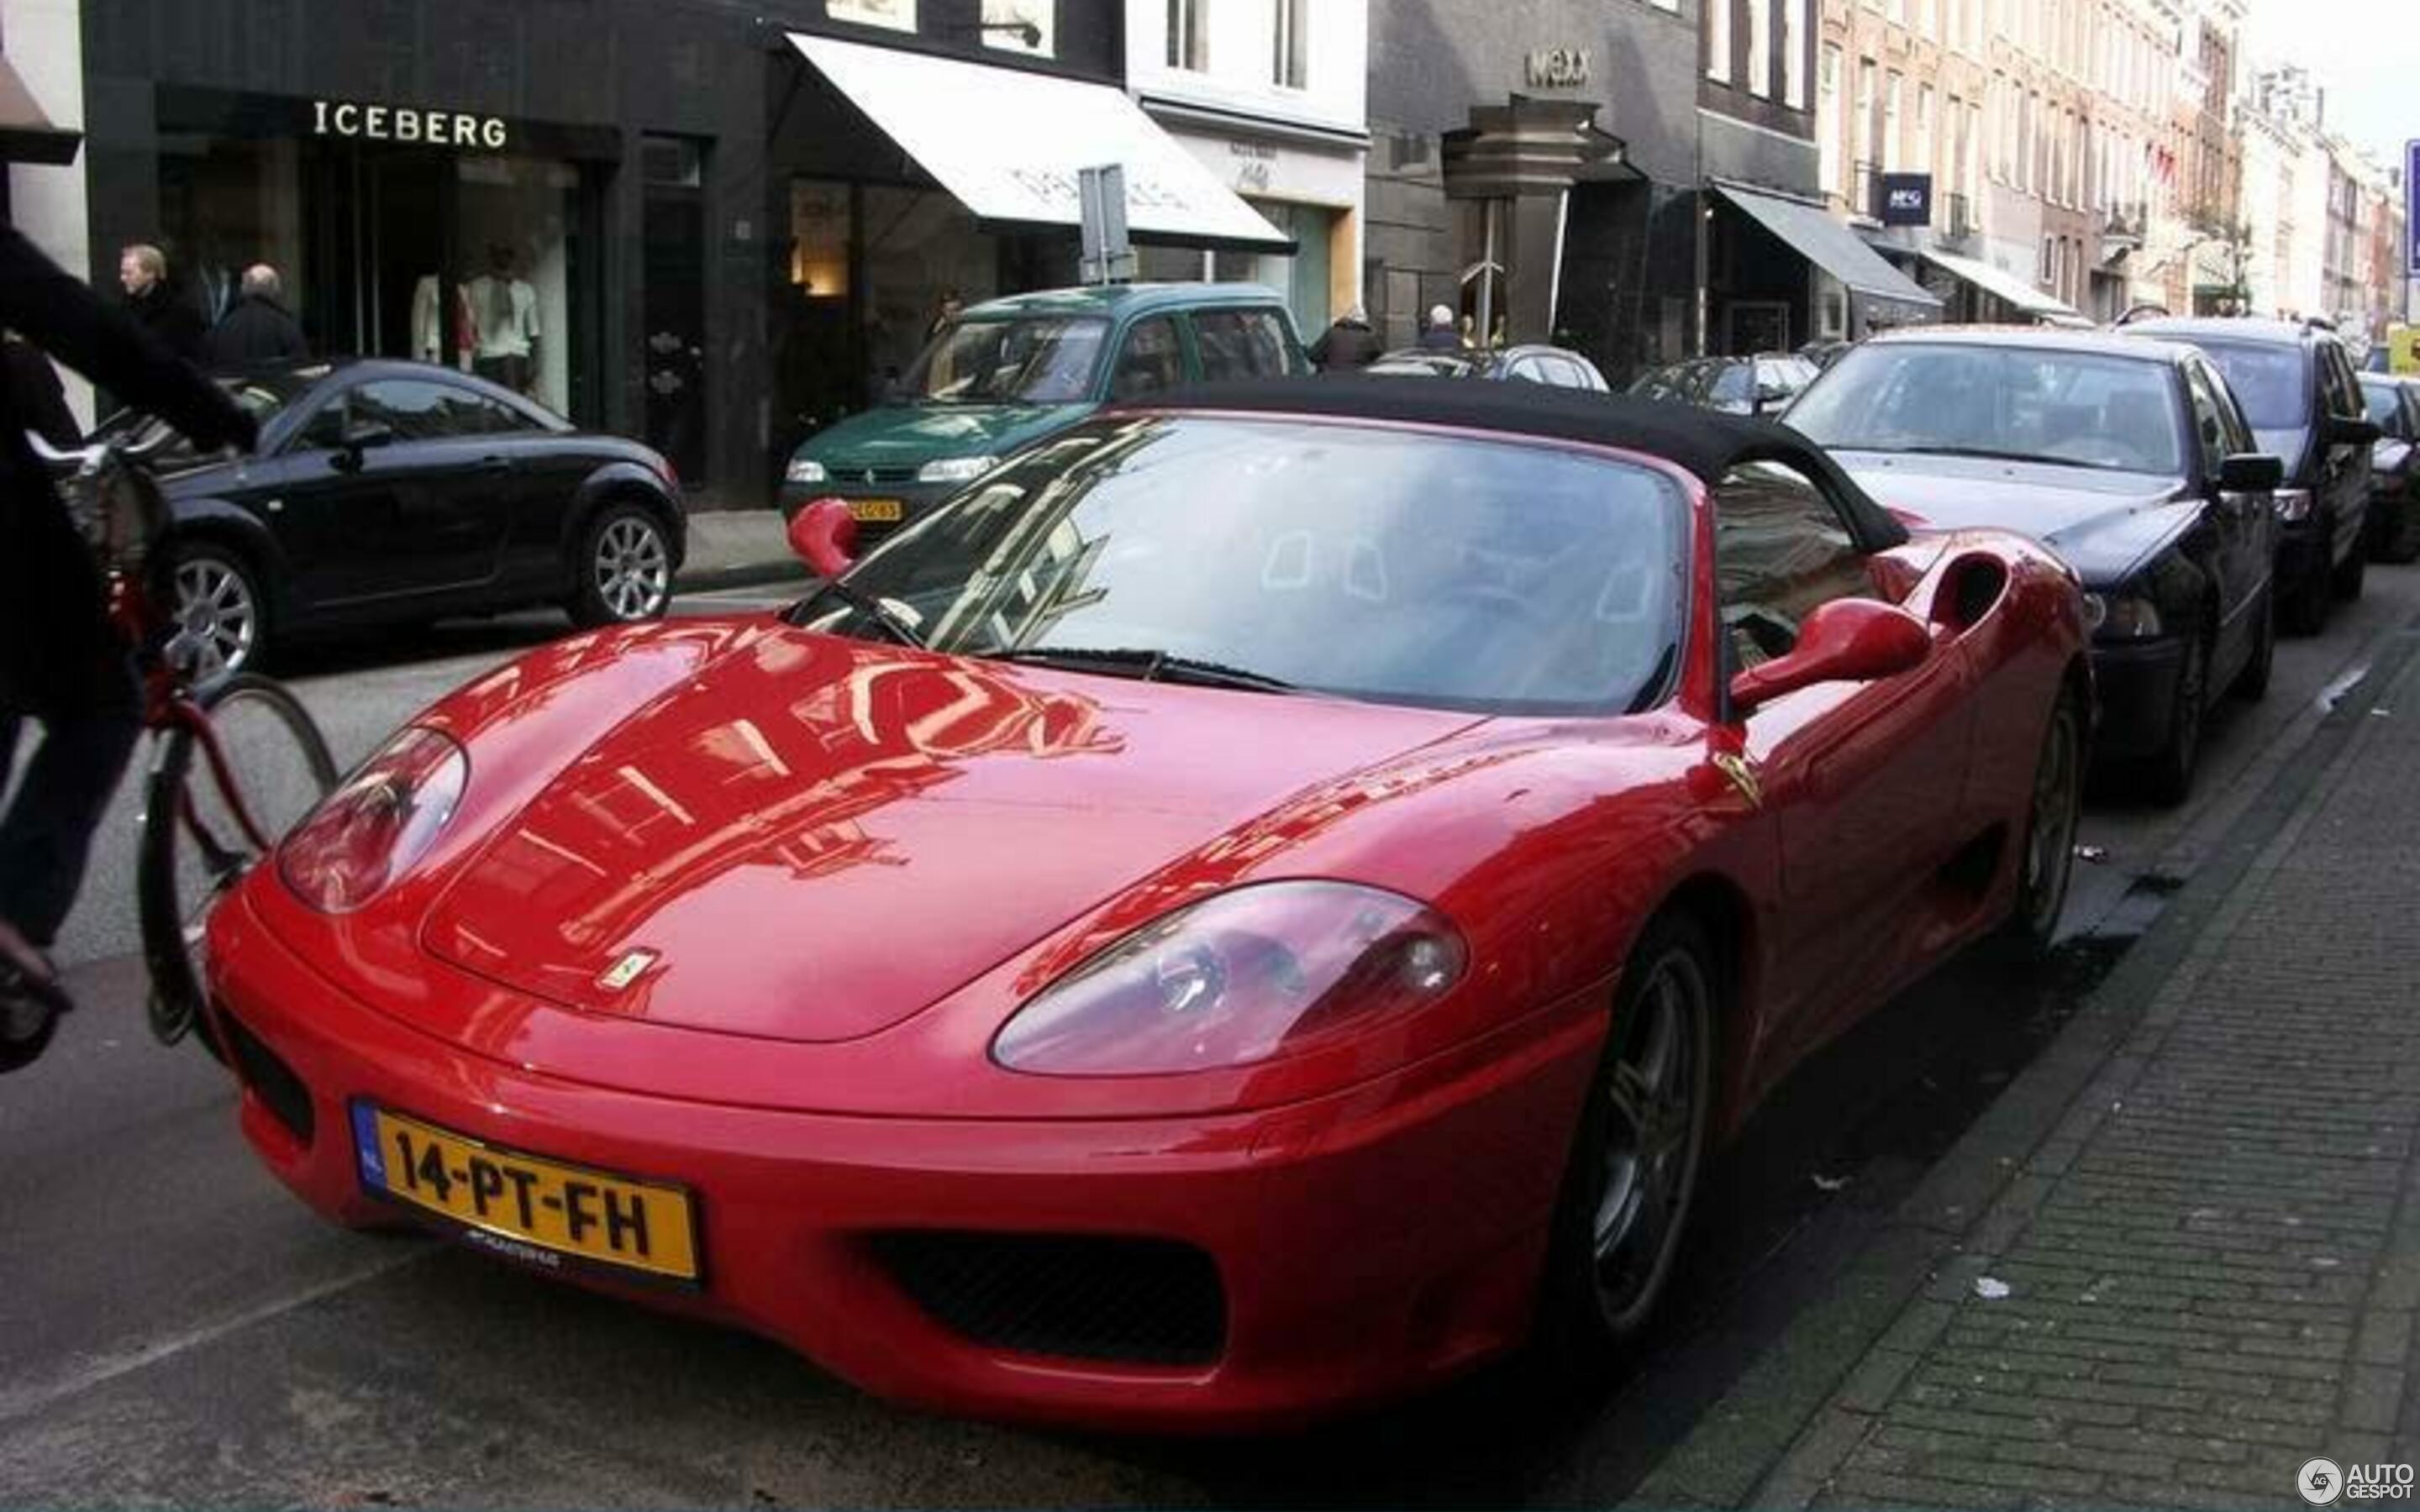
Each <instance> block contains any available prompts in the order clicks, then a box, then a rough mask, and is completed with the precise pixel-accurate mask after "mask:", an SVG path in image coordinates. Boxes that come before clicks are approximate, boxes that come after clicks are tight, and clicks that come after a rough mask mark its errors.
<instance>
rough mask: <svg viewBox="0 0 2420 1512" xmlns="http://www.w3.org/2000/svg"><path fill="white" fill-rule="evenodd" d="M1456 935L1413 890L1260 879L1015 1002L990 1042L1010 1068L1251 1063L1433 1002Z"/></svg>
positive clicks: (1159, 924) (1461, 952)
mask: <svg viewBox="0 0 2420 1512" xmlns="http://www.w3.org/2000/svg"><path fill="white" fill-rule="evenodd" d="M1466 959H1467V954H1466V950H1465V949H1464V946H1463V943H1462V936H1461V934H1459V933H1456V931H1455V930H1454V927H1453V926H1452V925H1451V924H1450V923H1448V922H1446V920H1445V919H1444V918H1442V917H1440V916H1439V915H1438V914H1437V913H1436V912H1435V910H1434V909H1430V908H1426V907H1423V906H1422V905H1421V904H1419V903H1414V902H1413V901H1412V900H1411V899H1409V898H1404V897H1401V896H1398V895H1397V894H1395V893H1391V892H1382V891H1379V890H1378V889H1377V888H1374V887H1358V886H1356V885H1353V884H1350V883H1342V882H1269V883H1263V884H1260V885H1258V886H1255V887H1238V888H1236V889H1235V890H1234V891H1233V892H1226V893H1221V894H1219V895H1218V896H1217V897H1215V898H1210V899H1206V900H1204V901H1203V902H1201V903H1194V904H1192V905H1190V906H1189V907H1186V908H1180V909H1178V910H1177V911H1176V912H1174V913H1172V914H1170V915H1168V916H1167V917H1166V918H1159V919H1156V920H1154V921H1153V922H1151V923H1149V924H1147V925H1145V926H1143V927H1142V928H1141V929H1139V930H1137V931H1135V932H1134V933H1131V934H1129V935H1127V936H1126V937H1125V939H1123V940H1120V941H1119V942H1118V943H1116V944H1115V945H1112V946H1110V947H1109V949H1105V950H1103V951H1102V952H1101V953H1100V954H1098V955H1096V956H1094V957H1093V959H1092V960H1090V961H1088V962H1086V963H1085V964H1083V965H1081V966H1079V967H1078V968H1077V969H1076V970H1075V971H1074V972H1073V973H1071V974H1069V975H1068V976H1066V977H1063V978H1062V979H1060V980H1059V981H1057V982H1055V983H1053V984H1052V985H1051V986H1050V987H1048V988H1047V989H1046V990H1044V991H1043V993H1042V994H1041V995H1039V996H1036V997H1035V998H1033V999H1032V1001H1031V1002H1029V1003H1027V1004H1026V1005H1025V1006H1024V1007H1023V1008H1022V1009H1019V1010H1018V1011H1017V1012H1016V1016H1015V1017H1013V1018H1011V1019H1010V1020H1009V1021H1008V1024H1007V1025H1006V1026H1004V1027H1003V1028H1001V1031H1000V1034H999V1036H998V1038H996V1039H995V1040H994V1041H992V1057H993V1058H994V1059H996V1060H998V1061H999V1062H1000V1063H1001V1065H1003V1066H1005V1067H1007V1068H1008V1069H1009V1070H1011V1071H1020V1072H1033V1073H1035V1074H1039V1075H1048V1076H1144V1075H1155V1074H1161V1073H1165V1072H1185V1071H1210V1070H1216V1069H1219V1068H1224V1067H1232V1066H1249V1065H1251V1064H1253V1063H1255V1062H1257V1061H1263V1060H1267V1059H1270V1058H1272V1057H1276V1056H1278V1055H1280V1054H1291V1053H1293V1052H1295V1051H1297V1050H1300V1049H1302V1048H1304V1047H1306V1046H1308V1045H1311V1044H1313V1043H1316V1042H1318V1041H1323V1040H1326V1039H1328V1038H1329V1037H1331V1036H1333V1035H1336V1034H1339V1033H1342V1032H1344V1031H1346V1030H1348V1029H1351V1028H1354V1027H1357V1026H1360V1025H1362V1024H1364V1023H1366V1022H1367V1021H1368V1020H1370V1019H1372V1018H1374V1017H1377V1016H1379V1015H1381V1014H1385V1013H1390V1012H1401V1011H1407V1010H1410V1009H1414V1008H1418V1007H1419V1006H1421V1005H1422V1004H1425V1003H1430V1002H1434V1001H1435V1000H1436V999H1437V998H1439V997H1442V996H1443V995H1445V994H1446V993H1447V992H1448V991H1450V990H1451V988H1452V987H1453V985H1454V983H1455V982H1457V981H1459V980H1462V973H1463V966H1464V964H1465V962H1466Z"/></svg>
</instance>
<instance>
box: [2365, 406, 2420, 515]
mask: <svg viewBox="0 0 2420 1512" xmlns="http://www.w3.org/2000/svg"><path fill="white" fill-rule="evenodd" d="M2361 397H2362V403H2363V405H2364V406H2365V407H2366V409H2367V411H2368V414H2369V422H2370V424H2373V425H2376V426H2377V427H2378V428H2379V432H2380V434H2379V438H2378V443H2377V444H2376V445H2375V446H2373V447H2371V448H2370V453H2369V554H2370V555H2371V556H2372V557H2374V558H2376V559H2377V560H2378V561H2381V562H2410V561H2412V560H2413V559H2414V558H2420V380H2414V379H2412V378H2390V377H2387V376H2385V375H2383V374H2373V373H2365V374H2363V375H2362V377H2361Z"/></svg>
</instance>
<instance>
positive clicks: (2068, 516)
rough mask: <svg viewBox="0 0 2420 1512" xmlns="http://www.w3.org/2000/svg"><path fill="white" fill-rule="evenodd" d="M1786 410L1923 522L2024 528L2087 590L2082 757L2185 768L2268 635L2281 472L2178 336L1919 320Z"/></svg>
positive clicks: (2186, 785) (1866, 346)
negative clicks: (2089, 704) (2087, 699)
mask: <svg viewBox="0 0 2420 1512" xmlns="http://www.w3.org/2000/svg"><path fill="white" fill-rule="evenodd" d="M1787 418H1788V424H1790V425H1791V426H1792V428H1794V429H1797V430H1800V431H1803V432H1804V433H1805V434H1807V436H1808V437H1810V438H1812V439H1813V440H1818V441H1821V442H1822V443H1823V445H1825V446H1826V447H1828V448H1830V449H1831V451H1832V453H1833V455H1835V456H1836V457H1838V460H1839V462H1840V465H1841V466H1842V467H1843V468H1846V469H1847V470H1848V471H1849V475H1850V476H1852V477H1854V478H1855V479H1856V480H1857V481H1858V483H1859V484H1860V485H1861V486H1864V487H1865V489H1866V490H1867V491H1868V492H1869V493H1871V494H1872V495H1874V497H1876V498H1878V499H1880V500H1882V501H1885V503H1887V504H1888V505H1889V506H1890V507H1891V508H1893V509H1894V510H1897V511H1900V513H1901V514H1902V515H1903V516H1905V517H1912V518H1916V519H1920V520H1922V521H1924V522H1925V523H1927V524H1929V525H1933V526H1938V527H1942V528H1955V527H1963V526H1970V525H1991V526H1997V527H1999V528H2001V529H2005V530H2015V531H2023V532H2026V533H2027V534H2030V535H2033V536H2036V537H2039V538H2040V540H2041V541H2042V542H2043V543H2044V544H2045V545H2047V546H2049V547H2050V548H2052V549H2054V550H2055V551H2056V552H2058V554H2059V556H2060V557H2061V558H2062V559H2063V560H2064V561H2066V562H2067V563H2068V564H2069V565H2070V566H2071V567H2073V568H2074V569H2075V571H2076V573H2077V575H2078V576H2079V577H2080V578H2081V579H2083V583H2084V588H2085V592H2086V594H2088V595H2089V598H2088V600H2087V603H2088V605H2089V607H2090V612H2089V616H2088V617H2089V619H2090V621H2091V623H2092V626H2093V637H2092V670H2093V681H2094V683H2095V685H2096V687H2098V689H2099V692H2100V700H2101V710H2100V714H2101V717H2100V722H2099V725H2098V727H2097V733H2096V735H2095V741H2094V744H2095V749H2096V755H2097V757H2098V758H2099V759H2101V760H2102V761H2104V762H2109V763H2119V762H2123V763H2129V764H2138V765H2139V766H2140V767H2141V769H2142V770H2143V771H2144V773H2145V774H2146V775H2147V776H2148V778H2149V784H2150V786H2151V787H2152V789H2153V790H2154V792H2155V793H2156V794H2157V795H2159V796H2161V797H2163V798H2164V799H2166V800H2168V801H2171V802H2174V801H2178V800H2180V799H2182V798H2183V797H2184V795H2185V794H2186V792H2187V791H2188V790H2189V789H2190V788H2191V786H2192V784H2193V776H2194V767H2195V763H2196V762H2197V760H2198V759H2199V756H2200V752H2201V732H2202V721H2203V716H2204V714H2205V713H2206V711H2207V710H2208V709H2209V707H2210V706H2211V704H2212V703H2213V702H2215V701H2216V700H2218V699H2219V698H2220V697H2222V696H2223V695H2224V694H2226V692H2227V691H2228V690H2229V689H2233V690H2235V691H2237V692H2239V693H2242V694H2243V695H2245V696H2247V697H2254V698H2257V697H2258V696H2259V695H2260V694H2261V693H2263V692H2264V691H2266V690H2267V688H2268V685H2269V664H2270V657H2271V654H2272V652H2273V649H2274V645H2275V603H2274V597H2275V594H2274V591H2273V586H2272V578H2273V562H2274V560H2275V556H2276V537H2277V533H2278V527H2277V522H2276V519H2275V510H2274V508H2273V505H2272V503H2271V502H2270V499H2271V493H2272V490H2273V489H2274V488H2275V487H2276V486H2278V481H2279V476H2280V473H2281V471H2282V468H2281V465H2280V463H2279V461H2278V459H2277V458H2276V457H2274V456H2273V455H2254V454H2255V451H2256V446H2257V443H2256V442H2255V440H2254V439H2253V432H2252V429H2251V427H2250V426H2249V425H2248V424H2245V422H2244V418H2243V416H2242V412H2241V411H2240V410H2239V409H2237V408H2236V405H2235V401H2234V399H2233V398H2232V397H2230V396H2229V394H2228V393H2227V388H2226V380H2225V379H2224V378H2221V377H2220V376H2219V373H2218V370H2217V369H2216V368H2215V367H2214V366H2212V365H2211V361H2210V359H2209V358H2207V357H2205V356H2203V355H2202V354H2201V353H2200V352H2199V351H2197V350H2195V348H2194V347H2187V346H2182V345H2180V344H2177V343H2172V342H2162V341H2146V340H2138V339H2133V338H2128V337H2118V336H2114V335H2108V334H2104V333H2101V332H2082V331H2056V330H2050V329H2047V328H2045V329H2039V330H2031V331H2011V330H1998V329H1982V328H1959V327H1938V326H1936V327H1928V328H1924V329H1922V330H1918V331H1907V332H1891V333H1888V334H1885V335H1881V336H1877V337H1874V338H1872V339H1871V340H1869V341H1867V342H1865V343H1863V344H1861V345H1860V346H1858V347H1856V348H1855V349H1854V350H1853V351H1851V352H1849V353H1848V354H1847V355H1846V356H1844V357H1842V358H1841V359H1840V360H1839V362H1838V363H1834V364H1833V366H1832V367H1831V368H1830V369H1829V370H1828V371H1826V372H1825V373H1824V375H1823V377H1822V378H1819V379H1817V380H1816V383H1815V386H1814V387H1813V388H1811V389H1808V390H1807V393H1805V394H1803V395H1801V396H1800V398H1799V400H1798V402H1797V404H1795V405H1793V406H1792V408H1791V409H1790V412H1789V415H1788V417H1787Z"/></svg>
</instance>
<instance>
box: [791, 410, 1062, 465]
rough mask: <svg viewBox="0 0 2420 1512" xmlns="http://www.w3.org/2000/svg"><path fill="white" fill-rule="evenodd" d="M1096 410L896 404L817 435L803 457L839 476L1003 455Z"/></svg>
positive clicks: (802, 451)
mask: <svg viewBox="0 0 2420 1512" xmlns="http://www.w3.org/2000/svg"><path fill="white" fill-rule="evenodd" d="M1093 409H1094V406H1092V405H1091V404H1089V403H1086V404H928V405H892V406H888V407H886V408H884V409H869V410H867V411H866V412H865V413H863V414H861V415H851V416H850V417H849V418H847V419H846V420H844V421H842V422H841V423H840V424H836V425H831V426H829V427H827V428H825V429H823V430H820V431H817V432H816V433H815V434H814V435H813V436H811V437H809V438H808V439H807V440H806V442H805V444H803V445H801V446H800V447H799V455H800V456H802V457H807V458H810V459H812V460H814V461H817V462H821V463H822V464H823V465H824V466H825V467H827V468H830V469H831V470H832V471H845V470H847V469H850V468H903V467H921V466H923V464H924V463H927V462H932V461H937V460H939V459H940V458H942V457H950V456H985V455H991V456H997V455H1003V454H1005V453H1008V452H1013V451H1015V450H1016V448H1018V447H1020V446H1023V445H1024V444H1026V443H1027V442H1028V441H1033V440H1040V439H1041V438H1043V437H1045V436H1047V435H1049V434H1051V433H1052V432H1053V431H1057V430H1061V429H1063V428H1065V427H1066V426H1068V425H1072V424H1075V423H1076V422H1077V421H1078V420H1081V419H1082V418H1084V416H1086V415H1088V414H1090V413H1092V412H1093Z"/></svg>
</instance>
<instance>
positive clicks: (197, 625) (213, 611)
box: [168, 547, 267, 683]
mask: <svg viewBox="0 0 2420 1512" xmlns="http://www.w3.org/2000/svg"><path fill="white" fill-rule="evenodd" d="M170 582H171V584H172V592H173V594H174V603H173V605H172V618H173V621H174V623H175V625H176V629H175V632H174V634H173V635H172V636H171V637H170V638H169V641H168V656H169V659H170V661H171V662H173V663H177V664H179V665H182V666H184V667H185V668H186V669H187V670H188V671H190V673H191V674H192V676H193V679H194V681H195V682H196V683H208V682H212V681H215V680H216V679H218V678H220V677H224V676H225V675H226V674H227V673H229V672H238V671H244V670H245V669H246V668H249V667H252V666H254V665H256V663H258V662H259V661H260V659H261V648H262V645H263V643H264V641H265V640H266V639H267V635H266V630H267V626H266V625H265V624H264V622H263V617H262V614H261V605H260V591H259V589H257V588H256V587H255V586H254V584H253V580H252V576H251V574H250V573H249V572H247V571H246V570H245V567H244V564H243V563H240V562H239V561H237V560H236V558H235V557H234V556H233V555H231V554H229V553H227V552H225V551H222V550H220V549H218V548H215V547H187V548H183V549H181V550H179V551H178V553H177V558H176V566H175V568H174V570H173V572H172V573H171V575H170Z"/></svg>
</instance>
